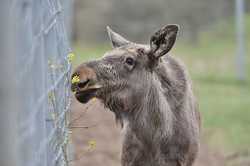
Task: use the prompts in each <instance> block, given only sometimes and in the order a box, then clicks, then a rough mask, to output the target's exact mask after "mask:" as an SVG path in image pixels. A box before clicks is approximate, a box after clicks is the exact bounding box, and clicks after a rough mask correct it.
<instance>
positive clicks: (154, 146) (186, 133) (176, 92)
mask: <svg viewBox="0 0 250 166" xmlns="http://www.w3.org/2000/svg"><path fill="white" fill-rule="evenodd" d="M107 31H108V35H109V38H110V41H111V44H112V46H113V49H112V50H111V51H109V52H107V53H105V54H104V56H103V57H102V58H101V59H98V60H93V61H89V62H84V63H82V64H81V65H79V66H78V67H77V68H76V69H75V70H74V73H73V75H72V78H73V77H78V78H79V81H78V82H75V83H73V84H72V91H75V92H76V93H75V96H76V99H77V100H78V101H79V102H81V103H87V102H88V101H89V100H90V99H92V98H94V97H96V98H98V99H100V101H101V102H103V103H104V105H105V106H106V107H107V108H109V109H110V110H111V111H112V112H114V114H115V115H116V119H117V120H118V121H119V122H120V123H121V125H122V127H123V128H124V129H125V130H124V131H125V134H124V139H123V146H122V157H121V159H122V161H121V163H122V166H191V165H193V163H194V161H195V159H196V157H197V154H198V149H199V133H200V114H199V112H198V110H197V102H196V99H195V97H194V94H193V90H192V83H191V80H190V79H189V76H188V74H187V70H186V68H185V67H184V65H183V64H182V63H181V62H180V61H179V60H177V59H176V58H175V57H174V56H171V55H170V54H169V51H170V50H171V49H172V47H173V46H174V44H175V41H176V37H177V34H178V31H179V26H178V25H167V26H164V27H162V28H161V29H159V30H158V31H156V32H155V33H154V34H153V35H152V36H151V38H150V40H149V44H147V45H146V44H145V45H143V44H137V43H134V42H131V41H129V40H127V39H125V38H124V37H122V36H121V35H119V34H117V33H116V32H114V31H112V30H111V29H110V28H109V27H107Z"/></svg>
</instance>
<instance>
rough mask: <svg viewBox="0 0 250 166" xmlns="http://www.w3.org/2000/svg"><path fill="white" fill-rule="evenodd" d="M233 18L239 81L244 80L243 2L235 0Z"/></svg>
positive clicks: (242, 0)
mask: <svg viewBox="0 0 250 166" xmlns="http://www.w3.org/2000/svg"><path fill="white" fill-rule="evenodd" d="M235 6H236V11H235V18H236V38H237V52H236V54H237V55H236V70H237V78H238V80H240V81H245V80H246V55H245V54H246V52H245V36H244V35H245V34H244V0H235Z"/></svg>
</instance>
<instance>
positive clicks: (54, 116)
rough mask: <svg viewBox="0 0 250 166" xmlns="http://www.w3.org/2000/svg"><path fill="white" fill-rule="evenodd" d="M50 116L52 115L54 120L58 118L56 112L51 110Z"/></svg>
mask: <svg viewBox="0 0 250 166" xmlns="http://www.w3.org/2000/svg"><path fill="white" fill-rule="evenodd" d="M50 117H51V119H52V120H55V119H56V114H55V113H54V112H51V113H50Z"/></svg>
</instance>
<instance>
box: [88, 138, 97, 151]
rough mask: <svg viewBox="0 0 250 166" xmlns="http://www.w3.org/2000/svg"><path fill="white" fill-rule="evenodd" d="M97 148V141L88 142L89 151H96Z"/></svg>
mask: <svg viewBox="0 0 250 166" xmlns="http://www.w3.org/2000/svg"><path fill="white" fill-rule="evenodd" d="M95 147H96V141H95V140H90V141H89V142H88V150H92V149H95Z"/></svg>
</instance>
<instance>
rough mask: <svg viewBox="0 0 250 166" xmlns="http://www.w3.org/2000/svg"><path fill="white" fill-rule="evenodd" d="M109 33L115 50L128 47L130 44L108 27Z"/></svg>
mask: <svg viewBox="0 0 250 166" xmlns="http://www.w3.org/2000/svg"><path fill="white" fill-rule="evenodd" d="M107 31H108V35H109V39H110V41H111V44H112V46H113V48H116V47H120V46H123V45H127V44H129V43H130V41H128V40H127V39H125V38H124V37H122V36H121V35H119V34H118V33H116V32H114V31H113V30H112V29H110V27H109V26H107Z"/></svg>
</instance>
